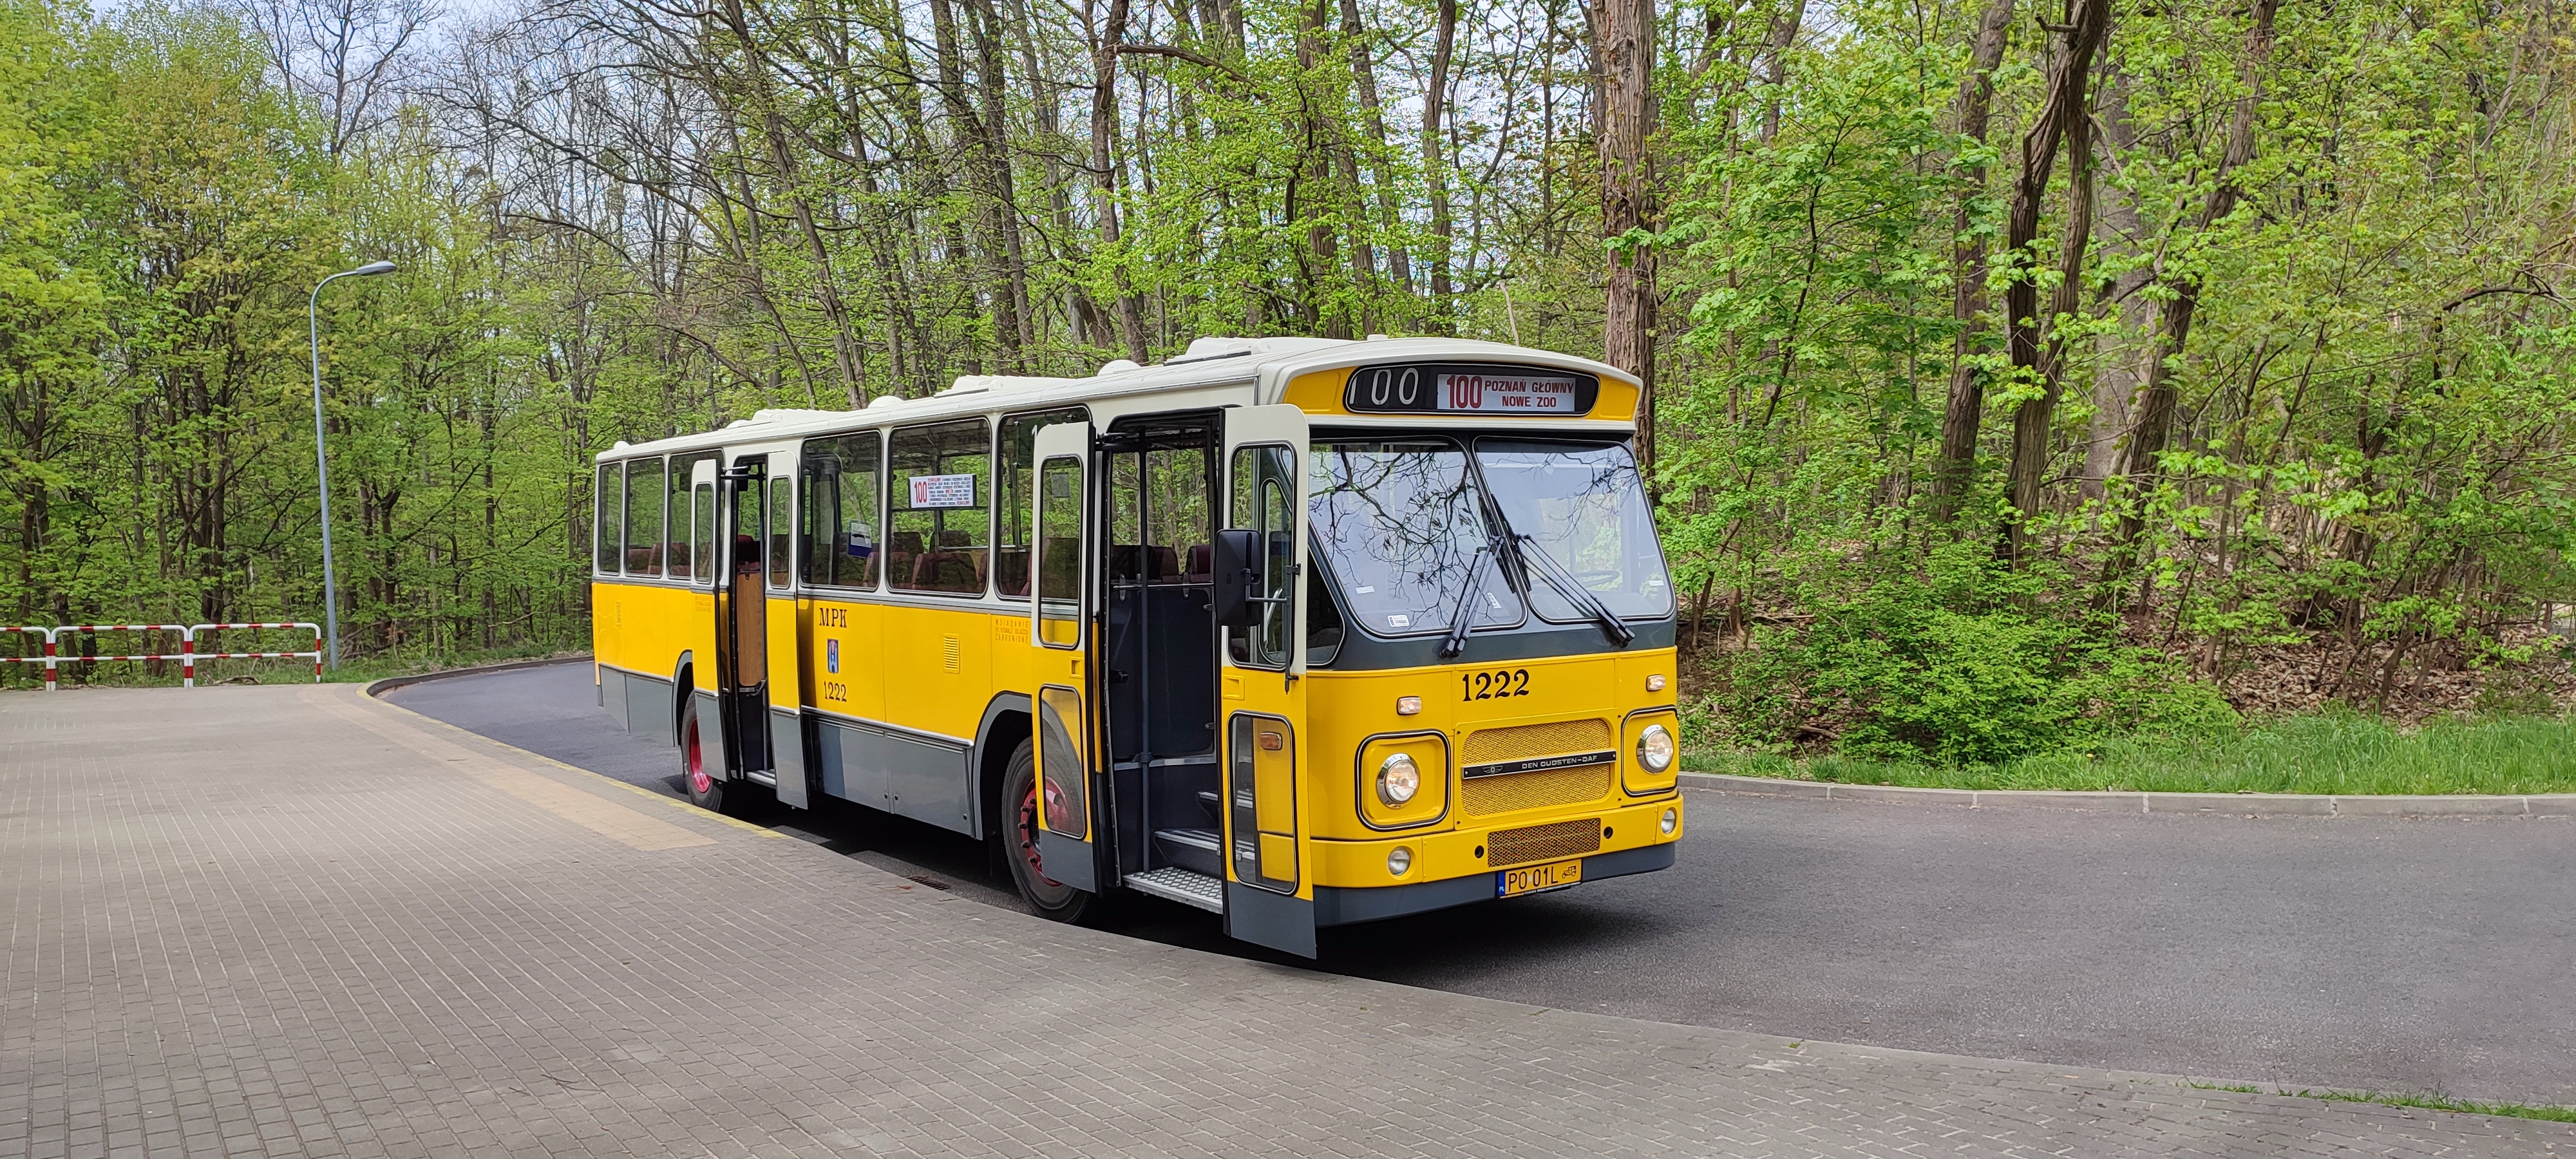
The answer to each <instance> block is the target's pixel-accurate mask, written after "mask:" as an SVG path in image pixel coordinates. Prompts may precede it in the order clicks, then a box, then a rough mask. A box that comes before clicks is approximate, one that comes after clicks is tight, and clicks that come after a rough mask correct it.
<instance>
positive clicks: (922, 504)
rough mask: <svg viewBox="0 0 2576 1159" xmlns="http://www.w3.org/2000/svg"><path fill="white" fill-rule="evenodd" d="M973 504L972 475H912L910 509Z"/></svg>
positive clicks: (973, 481)
mask: <svg viewBox="0 0 2576 1159" xmlns="http://www.w3.org/2000/svg"><path fill="white" fill-rule="evenodd" d="M973 506H975V477H974V476H973V475H915V476H913V477H912V509H913V510H915V511H919V510H922V509H923V508H931V507H973Z"/></svg>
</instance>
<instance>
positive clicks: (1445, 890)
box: [1315, 841, 1679, 926]
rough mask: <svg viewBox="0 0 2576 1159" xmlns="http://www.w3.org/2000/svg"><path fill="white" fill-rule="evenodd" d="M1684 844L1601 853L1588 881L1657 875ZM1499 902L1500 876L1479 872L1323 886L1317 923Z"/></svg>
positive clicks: (1589, 863)
mask: <svg viewBox="0 0 2576 1159" xmlns="http://www.w3.org/2000/svg"><path fill="white" fill-rule="evenodd" d="M1678 844H1679V842H1671V841H1668V842H1664V843H1662V844H1657V845H1646V846H1641V847H1639V848H1635V849H1620V850H1615V851H1612V852H1609V853H1596V854H1593V855H1592V856H1590V857H1586V858H1584V859H1583V880H1584V881H1586V882H1592V881H1599V880H1601V879H1602V878H1605V877H1625V876H1627V875H1628V874H1631V873H1651V872H1653V871H1655V870H1658V869H1668V868H1671V866H1672V864H1673V849H1674V847H1675V846H1676V845H1678ZM1493 899H1494V875H1493V874H1491V873H1479V874H1473V875H1470V876H1467V877H1453V878H1449V879H1448V880H1446V881H1424V882H1416V883H1414V884H1411V885H1381V886H1371V887H1368V888H1355V887H1351V886H1333V885H1319V886H1316V887H1315V924H1316V925H1317V926H1346V925H1350V924H1352V923H1354V922H1373V921H1379V920H1382V919H1385V918H1394V917H1403V916H1404V915H1406V914H1418V913H1429V912H1431V911H1432V910H1440V909H1448V908H1449V907H1451V906H1460V905H1466V904H1467V903H1469V902H1478V901H1491V900H1493Z"/></svg>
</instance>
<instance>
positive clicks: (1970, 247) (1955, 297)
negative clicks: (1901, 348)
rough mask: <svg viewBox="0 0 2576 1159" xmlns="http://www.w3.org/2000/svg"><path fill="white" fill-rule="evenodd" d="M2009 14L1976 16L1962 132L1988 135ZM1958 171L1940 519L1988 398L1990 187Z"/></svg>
mask: <svg viewBox="0 0 2576 1159" xmlns="http://www.w3.org/2000/svg"><path fill="white" fill-rule="evenodd" d="M2012 18H2013V0H1988V3H1987V4H1986V11H1985V16H1984V17H1983V18H1982V19H1980V20H1979V21H1978V22H1977V39H1976V43H1975V44H1974V45H1973V46H1972V47H1971V49H1970V53H1969V65H1968V75H1967V77H1966V78H1965V79H1963V80H1961V81H1960V82H1959V96H1958V98H1957V100H1955V101H1954V102H1953V103H1952V105H1951V108H1952V111H1953V121H1954V123H1955V124H1956V125H1957V127H1958V131H1959V135H1960V136H1962V137H1966V138H1968V139H1969V140H1972V141H1977V142H1983V141H1984V140H1985V139H1986V122H1987V120H1988V119H1989V118H1990V117H1991V115H1992V113H1993V110H1994V103H1995V69H1997V68H1999V67H2001V66H2002V65H2003V59H2004V49H2005V48H2006V47H2007V46H2008V45H2009V44H2010V43H2011V41H2012ZM1959 179H1960V182H1961V185H1962V188H1961V189H1960V191H1959V207H1958V211H1957V213H1956V215H1955V217H1954V219H1953V224H1952V237H1953V241H1952V242H1951V248H1950V270H1951V279H1952V282H1951V289H1950V318H1951V320H1952V321H1953V322H1955V323H1957V325H1958V327H1959V332H1958V335H1957V337H1955V338H1954V339H1952V341H1951V357H1950V397H1949V405H1948V407H1947V409H1946V410H1944V411H1943V413H1942V416H1941V459H1940V462H1939V464H1938V466H1937V467H1936V468H1935V470H1934V473H1933V476H1932V495H1933V503H1932V511H1933V518H1934V519H1935V520H1937V521H1939V522H1942V523H1948V522H1949V521H1950V520H1951V519H1952V518H1953V517H1954V516H1956V515H1957V514H1958V505H1959V496H1960V495H1961V494H1963V493H1965V492H1966V491H1967V490H1968V488H1969V487H1970V486H1971V485H1972V484H1973V483H1974V482H1975V472H1976V463H1977V428H1978V426H1979V425H1980V424H1981V423H1983V421H1984V419H1985V406H1986V377H1985V371H1984V370H1983V369H1982V368H1980V367H1978V366H1977V365H1976V363H1975V361H1974V359H1975V357H1976V356H1977V355H1978V354H1979V353H1981V352H1982V350H1983V347H1984V346H1985V322H1984V317H1985V312H1986V237H1985V234H1984V233H1982V232H1977V230H1976V226H1977V222H1976V208H1975V203H1976V199H1977V198H1979V197H1981V196H1983V195H1984V193H1985V188H1986V167H1985V166H1984V165H1983V164H1975V165H1967V166H1963V167H1961V169H1960V171H1959Z"/></svg>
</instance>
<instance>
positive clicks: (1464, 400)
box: [1433, 373, 1576, 414]
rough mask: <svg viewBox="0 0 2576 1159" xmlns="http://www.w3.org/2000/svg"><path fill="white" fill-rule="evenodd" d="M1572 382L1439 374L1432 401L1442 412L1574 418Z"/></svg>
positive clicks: (1553, 378)
mask: <svg viewBox="0 0 2576 1159" xmlns="http://www.w3.org/2000/svg"><path fill="white" fill-rule="evenodd" d="M1574 389H1575V380H1574V379H1572V378H1569V377H1567V376H1565V375H1561V374H1508V373H1506V374H1454V373H1453V374H1442V375H1439V376H1438V386H1437V387H1436V390H1437V393H1436V395H1435V396H1434V399H1433V401H1435V402H1437V403H1438V404H1439V406H1440V409H1441V410H1444V411H1477V412H1482V413H1497V414H1573V413H1575V410H1576V400H1575V396H1574Z"/></svg>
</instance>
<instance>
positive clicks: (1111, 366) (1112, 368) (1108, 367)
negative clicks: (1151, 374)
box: [1099, 358, 1145, 378]
mask: <svg viewBox="0 0 2576 1159" xmlns="http://www.w3.org/2000/svg"><path fill="white" fill-rule="evenodd" d="M1143 369H1145V368H1144V367H1142V366H1138V365H1136V364H1135V363H1133V362H1129V361H1128V360H1126V359H1124V358H1112V359H1110V360H1109V361H1108V363H1107V364H1105V365H1103V366H1102V367H1101V368H1100V374H1099V377H1101V378H1107V377H1109V376H1110V375H1113V374H1132V373H1134V372H1136V371H1139V370H1143Z"/></svg>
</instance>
